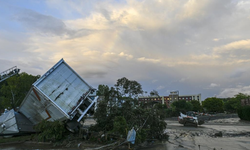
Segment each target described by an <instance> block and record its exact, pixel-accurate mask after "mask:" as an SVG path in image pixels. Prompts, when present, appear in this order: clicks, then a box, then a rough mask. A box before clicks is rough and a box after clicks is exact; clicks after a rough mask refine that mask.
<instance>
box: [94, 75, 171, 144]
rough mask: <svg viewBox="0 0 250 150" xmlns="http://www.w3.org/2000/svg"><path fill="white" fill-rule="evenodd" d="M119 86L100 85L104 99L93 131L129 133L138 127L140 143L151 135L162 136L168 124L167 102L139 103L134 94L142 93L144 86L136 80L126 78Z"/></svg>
mask: <svg viewBox="0 0 250 150" xmlns="http://www.w3.org/2000/svg"><path fill="white" fill-rule="evenodd" d="M115 86H116V88H113V87H111V88H108V86H105V85H100V86H99V88H98V91H100V92H98V94H100V96H103V97H104V98H103V100H102V101H100V102H99V104H98V108H97V110H96V113H95V114H94V117H95V118H96V122H97V123H96V124H95V125H94V126H92V127H91V129H90V130H92V131H97V132H99V131H103V132H104V133H106V134H108V133H119V134H120V135H124V134H125V135H126V134H127V131H128V130H130V129H132V128H133V127H134V129H135V130H136V131H137V134H136V142H137V143H141V142H143V141H145V139H147V138H149V139H152V138H161V137H160V136H159V135H161V134H162V133H163V131H164V129H165V128H166V125H167V124H166V122H165V121H164V119H165V117H166V115H167V114H166V112H167V110H168V109H167V107H166V105H161V104H159V105H158V104H155V105H154V104H152V105H151V104H148V105H138V100H136V99H134V98H133V97H136V96H137V95H138V94H139V93H142V89H141V86H140V84H139V83H137V82H136V81H130V80H128V79H126V78H122V79H118V80H117V84H116V85H115ZM101 91H102V92H101Z"/></svg>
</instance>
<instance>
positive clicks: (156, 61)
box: [137, 57, 160, 63]
mask: <svg viewBox="0 0 250 150" xmlns="http://www.w3.org/2000/svg"><path fill="white" fill-rule="evenodd" d="M137 60H138V61H142V62H151V63H158V62H160V59H153V58H145V57H141V58H138V59H137Z"/></svg>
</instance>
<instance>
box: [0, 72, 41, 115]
mask: <svg viewBox="0 0 250 150" xmlns="http://www.w3.org/2000/svg"><path fill="white" fill-rule="evenodd" d="M39 77H40V76H39V75H37V76H33V75H29V74H27V73H25V72H22V73H20V74H19V75H16V76H12V77H10V78H9V79H7V80H6V81H4V82H2V83H1V84H0V110H1V109H4V108H16V107H18V106H19V105H20V104H21V103H22V101H23V99H24V98H25V96H26V94H27V93H28V92H29V89H30V88H31V85H32V84H33V83H34V82H35V81H36V80H37V79H38V78H39Z"/></svg>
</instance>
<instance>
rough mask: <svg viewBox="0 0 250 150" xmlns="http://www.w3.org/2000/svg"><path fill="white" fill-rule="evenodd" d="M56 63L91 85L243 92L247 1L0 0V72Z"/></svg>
mask: <svg viewBox="0 0 250 150" xmlns="http://www.w3.org/2000/svg"><path fill="white" fill-rule="evenodd" d="M61 58H64V60H65V61H66V62H67V63H68V64H69V65H70V66H71V67H72V68H73V69H74V70H75V71H76V72H78V73H79V75H80V76H82V78H83V79H85V80H86V81H87V82H88V83H89V84H90V85H92V86H93V87H97V86H98V85H99V84H107V85H110V86H113V85H114V84H115V82H116V80H117V79H119V78H122V77H126V78H128V79H130V80H136V81H138V82H139V83H141V84H142V87H143V90H144V91H148V93H149V92H150V91H152V90H157V91H158V92H159V93H160V95H168V94H169V92H170V91H173V90H179V92H180V95H186V94H199V93H201V95H202V99H203V100H204V99H205V98H207V97H212V96H217V97H230V96H233V95H235V94H237V93H239V92H242V93H247V94H250V1H249V0H178V1H177V0H148V1H146V0H138V1H135V0H127V1H126V0H106V1H104V0H91V1H90V0H74V1H68V0H48V1H46V0H22V1H20V0H8V1H6V0H0V72H1V71H4V70H6V69H8V68H10V67H12V66H18V67H19V68H20V69H21V71H22V72H27V73H29V74H33V75H38V74H39V75H43V74H44V73H45V72H46V71H47V70H48V69H49V68H50V67H52V66H53V65H54V64H55V63H56V62H58V61H59V60H60V59H61Z"/></svg>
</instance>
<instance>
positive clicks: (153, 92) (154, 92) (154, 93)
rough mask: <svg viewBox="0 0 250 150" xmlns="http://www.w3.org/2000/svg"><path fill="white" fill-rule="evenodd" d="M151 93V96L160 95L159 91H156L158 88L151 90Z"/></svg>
mask: <svg viewBox="0 0 250 150" xmlns="http://www.w3.org/2000/svg"><path fill="white" fill-rule="evenodd" d="M149 94H150V96H157V97H160V96H159V93H158V91H156V90H153V91H151V92H150V93H149Z"/></svg>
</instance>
